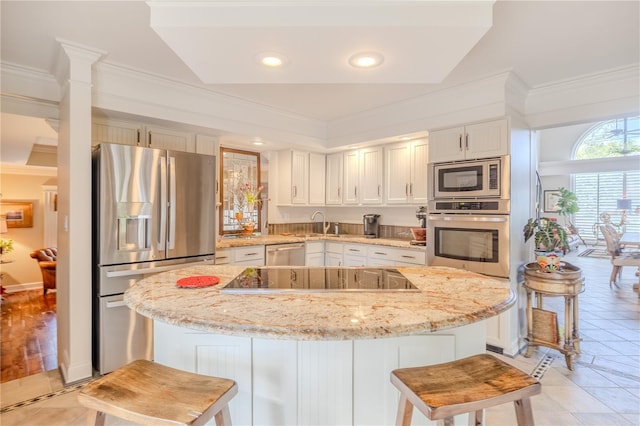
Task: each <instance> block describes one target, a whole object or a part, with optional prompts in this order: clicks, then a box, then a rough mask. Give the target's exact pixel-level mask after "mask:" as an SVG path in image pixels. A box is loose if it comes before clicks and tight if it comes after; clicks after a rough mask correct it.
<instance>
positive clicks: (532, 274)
mask: <svg viewBox="0 0 640 426" xmlns="http://www.w3.org/2000/svg"><path fill="white" fill-rule="evenodd" d="M563 265H564V266H563V268H562V269H561V270H559V271H553V272H545V271H542V270H541V269H540V267H539V266H538V264H537V263H529V264H527V265H525V267H524V288H525V290H526V291H527V337H526V339H525V340H526V341H527V352H526V353H525V355H524V356H525V357H527V358H528V357H530V356H531V354H532V353H533V349H534V348H535V347H537V346H546V347H548V348H552V349H556V350H558V351H560V352H561V353H563V354H564V356H565V360H566V362H567V367H568V368H569V370H573V357H574V356H575V355H576V354H579V353H580V340H581V339H580V334H579V332H578V294H580V293H582V292H583V291H584V278H583V277H582V271H581V270H580V268H578V267H577V266H574V265H572V264H570V263H567V262H563ZM534 294H535V296H536V306H535V307H534V306H533V303H532V296H533V295H534ZM545 296H551V297H553V296H562V297H564V339H563V341H560V333H559V331H558V319H557V314H556V313H555V312H553V311H546V310H544V309H543V305H542V300H543V297H545Z"/></svg>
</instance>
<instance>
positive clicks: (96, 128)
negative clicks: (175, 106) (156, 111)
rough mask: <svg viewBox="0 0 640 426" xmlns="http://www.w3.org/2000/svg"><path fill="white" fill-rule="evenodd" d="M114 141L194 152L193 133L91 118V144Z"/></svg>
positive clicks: (123, 143) (121, 143)
mask: <svg viewBox="0 0 640 426" xmlns="http://www.w3.org/2000/svg"><path fill="white" fill-rule="evenodd" d="M100 143H116V144H120V145H134V146H145V147H150V148H160V149H170V150H173V151H183V152H195V150H196V147H195V140H194V137H193V134H191V133H188V132H181V131H176V130H172V129H165V128H162V127H157V126H150V125H145V124H142V123H134V122H127V121H119V120H110V119H109V120H106V119H93V121H92V123H91V145H94V146H95V145H98V144H100Z"/></svg>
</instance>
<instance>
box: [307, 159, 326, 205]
mask: <svg viewBox="0 0 640 426" xmlns="http://www.w3.org/2000/svg"><path fill="white" fill-rule="evenodd" d="M326 171H327V169H326V165H325V155H324V154H317V153H315V152H310V153H309V204H313V205H324V203H325V173H326Z"/></svg>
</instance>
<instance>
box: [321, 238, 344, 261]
mask: <svg viewBox="0 0 640 426" xmlns="http://www.w3.org/2000/svg"><path fill="white" fill-rule="evenodd" d="M324 247H325V252H324V264H325V266H342V264H343V249H344V247H343V245H342V243H336V242H333V241H326V242H325V243H324Z"/></svg>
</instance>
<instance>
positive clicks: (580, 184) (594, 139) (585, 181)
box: [573, 117, 640, 232]
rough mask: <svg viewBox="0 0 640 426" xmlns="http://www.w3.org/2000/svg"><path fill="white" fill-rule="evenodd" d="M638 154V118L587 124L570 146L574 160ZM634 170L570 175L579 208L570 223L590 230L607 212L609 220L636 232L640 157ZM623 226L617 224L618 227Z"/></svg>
mask: <svg viewBox="0 0 640 426" xmlns="http://www.w3.org/2000/svg"><path fill="white" fill-rule="evenodd" d="M632 155H633V156H638V155H640V117H625V118H619V119H615V120H609V121H604V122H601V123H598V124H596V125H594V126H593V127H591V128H590V129H589V130H588V131H587V132H585V133H584V134H583V135H582V137H581V138H580V139H579V140H578V142H577V143H576V145H575V147H574V152H573V159H574V160H587V159H596V158H598V159H602V158H611V159H612V162H613V161H615V157H626V156H632ZM638 166H639V167H638V168H636V169H635V170H619V171H606V172H599V171H594V172H593V173H579V174H576V175H574V187H575V193H576V195H577V197H578V200H579V205H580V211H579V212H578V213H576V214H575V216H574V222H575V224H576V226H577V227H578V228H579V229H582V230H587V229H591V228H592V227H593V226H594V224H597V223H599V222H601V215H602V214H603V213H607V214H609V215H610V217H611V222H612V223H614V224H620V222H621V221H622V220H623V219H622V218H623V213H624V217H625V218H624V222H625V223H624V228H626V230H627V231H629V232H639V231H640V157H638ZM622 228H623V227H622V226H621V229H622Z"/></svg>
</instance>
